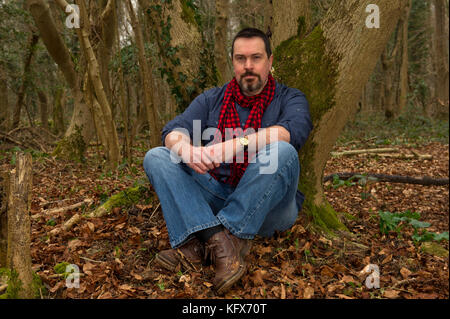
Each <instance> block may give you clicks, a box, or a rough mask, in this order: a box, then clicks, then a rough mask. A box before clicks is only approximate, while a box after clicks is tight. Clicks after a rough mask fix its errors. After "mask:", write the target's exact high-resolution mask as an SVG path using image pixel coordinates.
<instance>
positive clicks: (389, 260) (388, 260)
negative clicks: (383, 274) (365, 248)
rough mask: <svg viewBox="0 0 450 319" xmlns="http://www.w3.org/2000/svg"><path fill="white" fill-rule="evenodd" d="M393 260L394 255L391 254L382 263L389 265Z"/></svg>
mask: <svg viewBox="0 0 450 319" xmlns="http://www.w3.org/2000/svg"><path fill="white" fill-rule="evenodd" d="M391 260H392V254H390V255H389V256H387V257H386V258H384V259H383V261H382V262H381V264H382V265H385V264H387V263H388V262H391Z"/></svg>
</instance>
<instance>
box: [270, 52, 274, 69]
mask: <svg viewBox="0 0 450 319" xmlns="http://www.w3.org/2000/svg"><path fill="white" fill-rule="evenodd" d="M272 62H273V54H271V55H270V58H269V63H270V68H272Z"/></svg>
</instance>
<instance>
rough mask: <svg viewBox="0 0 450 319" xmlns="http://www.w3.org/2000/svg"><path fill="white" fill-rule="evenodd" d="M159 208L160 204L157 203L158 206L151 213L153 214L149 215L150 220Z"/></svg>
mask: <svg viewBox="0 0 450 319" xmlns="http://www.w3.org/2000/svg"><path fill="white" fill-rule="evenodd" d="M159 206H161V203H158V205H157V206H156V208H155V210H154V211H153V213H152V214H151V215H150V218H149V220H150V219H152V217H153V215H154V214H155V213H156V211H157V210H158V208H159Z"/></svg>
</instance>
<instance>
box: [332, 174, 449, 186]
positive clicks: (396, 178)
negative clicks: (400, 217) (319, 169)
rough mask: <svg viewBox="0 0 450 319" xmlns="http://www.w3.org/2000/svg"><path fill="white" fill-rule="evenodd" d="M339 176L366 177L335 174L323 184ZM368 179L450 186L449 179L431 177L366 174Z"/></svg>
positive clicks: (343, 177)
mask: <svg viewBox="0 0 450 319" xmlns="http://www.w3.org/2000/svg"><path fill="white" fill-rule="evenodd" d="M334 175H337V176H338V177H339V178H340V179H348V178H350V177H352V176H354V175H364V174H361V173H353V172H346V173H335V174H330V175H327V176H325V177H324V178H323V182H324V183H325V182H327V181H329V180H332V179H333V176H334ZM364 176H366V177H375V178H376V179H377V180H376V181H374V182H390V183H406V184H419V185H425V186H429V185H437V186H442V185H448V184H449V179H448V178H432V177H429V176H423V177H411V176H399V175H386V174H365V175H364Z"/></svg>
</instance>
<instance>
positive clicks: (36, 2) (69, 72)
mask: <svg viewBox="0 0 450 319" xmlns="http://www.w3.org/2000/svg"><path fill="white" fill-rule="evenodd" d="M58 4H59V5H61V4H60V3H58ZM27 7H28V10H29V11H30V13H31V15H32V17H33V20H34V22H35V24H36V26H37V28H38V29H39V32H40V36H41V39H42V42H44V45H45V47H46V48H47V51H48V53H49V55H50V56H51V57H52V59H53V60H54V61H55V62H56V64H57V65H58V67H59V69H60V70H61V72H62V74H63V76H64V78H65V80H66V82H67V84H68V85H69V87H70V89H71V92H72V97H73V99H74V110H73V114H72V119H71V121H70V124H69V127H68V128H67V131H66V133H65V137H64V139H63V140H62V141H60V142H59V143H58V146H57V148H56V150H55V155H59V156H62V157H68V158H70V157H71V156H72V155H71V154H74V149H73V148H74V147H76V145H75V144H73V143H69V141H70V140H72V139H74V138H76V136H75V135H77V132H78V131H79V132H80V134H81V137H82V139H83V143H84V144H85V145H88V144H89V141H90V140H91V138H92V136H93V134H94V130H93V123H92V116H91V114H90V111H89V108H88V106H87V105H86V102H85V101H84V96H83V92H82V91H81V89H80V85H79V77H78V74H77V72H76V70H75V65H74V63H73V61H72V58H71V54H70V52H69V50H68V49H67V47H66V44H65V43H64V40H63V38H62V37H61V35H60V33H59V31H58V28H57V26H56V24H55V22H54V20H53V17H52V15H51V13H50V8H49V6H48V4H47V3H46V2H45V1H44V0H27ZM62 9H63V10H65V6H64V4H63V7H62ZM83 149H84V148H83V147H80V148H79V149H78V150H77V151H76V152H75V153H77V154H80V153H82V152H84V150H83ZM77 156H78V155H77Z"/></svg>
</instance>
